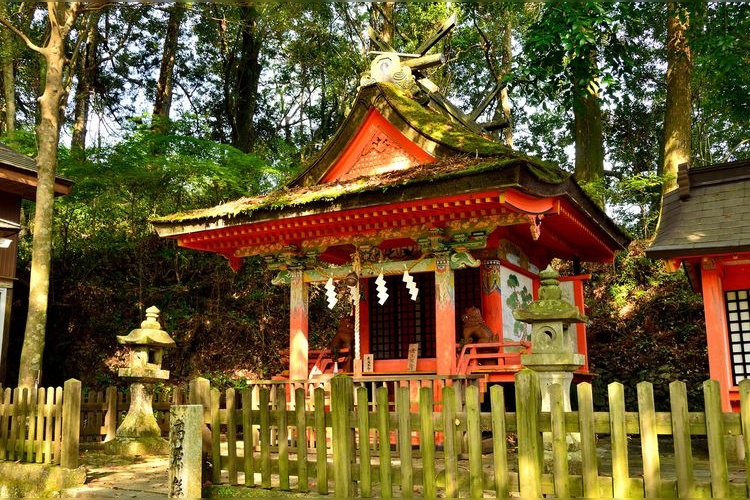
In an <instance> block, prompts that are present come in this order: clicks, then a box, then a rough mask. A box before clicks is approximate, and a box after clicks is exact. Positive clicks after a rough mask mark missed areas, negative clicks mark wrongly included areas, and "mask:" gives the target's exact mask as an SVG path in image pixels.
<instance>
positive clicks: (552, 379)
mask: <svg viewBox="0 0 750 500" xmlns="http://www.w3.org/2000/svg"><path fill="white" fill-rule="evenodd" d="M539 277H540V278H541V285H542V286H541V288H540V289H539V300H535V301H533V302H532V303H531V304H529V305H528V306H526V307H525V308H523V309H517V310H515V311H513V317H514V318H516V319H517V320H518V321H523V322H524V323H529V324H531V352H530V353H529V354H522V355H521V363H522V364H523V365H524V366H526V367H527V368H529V369H531V370H534V371H536V372H539V384H540V386H541V389H542V411H549V410H550V396H549V386H550V385H552V384H561V385H562V387H563V397H564V407H565V411H570V383H571V381H572V380H573V372H574V371H575V370H576V369H578V368H580V367H581V366H583V364H584V362H585V359H584V356H583V354H580V353H577V352H575V350H574V343H573V337H572V333H571V330H572V328H570V326H571V325H572V324H574V323H584V322H585V321H587V318H586V316H584V315H583V314H581V312H580V311H579V310H578V308H577V307H576V306H574V305H573V304H571V303H570V302H567V301H565V300H563V299H562V290H561V289H560V284H559V278H560V275H559V274H558V273H557V272H556V271H555V270H554V269H552V268H551V267H549V266H548V267H547V269H545V270H544V271H542V272H541V273H539Z"/></svg>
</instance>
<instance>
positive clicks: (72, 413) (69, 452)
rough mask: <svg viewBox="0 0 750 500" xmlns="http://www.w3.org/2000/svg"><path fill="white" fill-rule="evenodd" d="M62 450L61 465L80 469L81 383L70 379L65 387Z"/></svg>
mask: <svg viewBox="0 0 750 500" xmlns="http://www.w3.org/2000/svg"><path fill="white" fill-rule="evenodd" d="M63 398H64V399H63V410H62V450H61V453H60V465H61V466H62V467H67V468H68V469H75V468H76V467H78V445H79V440H80V435H79V434H80V430H81V381H80V380H76V379H69V380H66V381H65V384H64V386H63Z"/></svg>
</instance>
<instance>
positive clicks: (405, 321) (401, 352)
mask: <svg viewBox="0 0 750 500" xmlns="http://www.w3.org/2000/svg"><path fill="white" fill-rule="evenodd" d="M412 276H413V277H414V282H415V283H416V284H417V287H418V288H419V295H418V296H417V300H416V302H415V301H413V300H411V297H410V296H409V292H408V290H407V289H406V285H405V284H404V282H403V281H402V277H401V275H394V276H386V277H385V282H386V286H387V287H388V295H389V298H388V300H387V301H386V302H385V304H383V305H382V306H381V305H380V304H378V303H377V300H373V301H372V303H371V306H370V351H371V352H372V354H373V355H374V357H375V359H406V358H407V357H408V354H409V344H419V345H420V349H419V356H420V357H422V358H434V357H435V277H434V275H433V274H432V273H417V274H413V275H412ZM367 281H368V285H367V286H368V287H369V296H370V297H377V291H376V290H375V280H374V279H369V280H367Z"/></svg>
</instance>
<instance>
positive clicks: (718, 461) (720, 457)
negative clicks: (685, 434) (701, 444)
mask: <svg viewBox="0 0 750 500" xmlns="http://www.w3.org/2000/svg"><path fill="white" fill-rule="evenodd" d="M720 391H721V389H720V387H719V382H718V381H716V380H706V381H705V382H703V400H704V405H705V412H706V437H707V438H708V456H709V457H710V458H711V460H710V461H709V468H710V471H711V495H712V496H713V497H714V498H727V497H729V470H728V468H727V450H726V444H725V442H724V439H725V438H726V432H725V430H724V415H722V411H721V393H720Z"/></svg>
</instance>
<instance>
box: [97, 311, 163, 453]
mask: <svg viewBox="0 0 750 500" xmlns="http://www.w3.org/2000/svg"><path fill="white" fill-rule="evenodd" d="M159 312H160V311H159V309H157V308H156V307H149V308H148V309H147V310H146V319H145V321H143V322H142V323H141V327H140V328H136V329H135V330H133V331H131V332H130V333H129V334H128V335H123V336H121V335H118V336H117V341H118V342H119V343H120V344H123V345H126V346H128V347H130V358H129V361H128V366H126V367H124V368H120V370H119V372H118V375H119V376H120V377H122V378H123V379H127V380H130V381H131V384H130V408H129V409H128V414H127V415H126V416H125V419H124V420H123V422H122V424H120V426H119V427H118V428H117V432H116V433H115V439H114V440H112V441H108V442H107V443H106V444H105V448H106V450H107V451H108V452H109V453H112V454H117V455H154V454H166V453H168V452H169V443H168V442H167V440H166V439H163V438H162V437H161V429H159V425H158V423H157V422H156V418H155V417H154V410H153V407H152V399H153V394H154V384H155V383H156V382H161V381H164V380H168V379H169V371H168V370H163V369H162V367H161V363H162V359H163V355H164V349H165V348H167V347H174V345H175V343H174V340H172V337H170V336H169V334H168V333H167V332H165V331H164V330H162V329H161V325H160V324H159Z"/></svg>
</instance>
